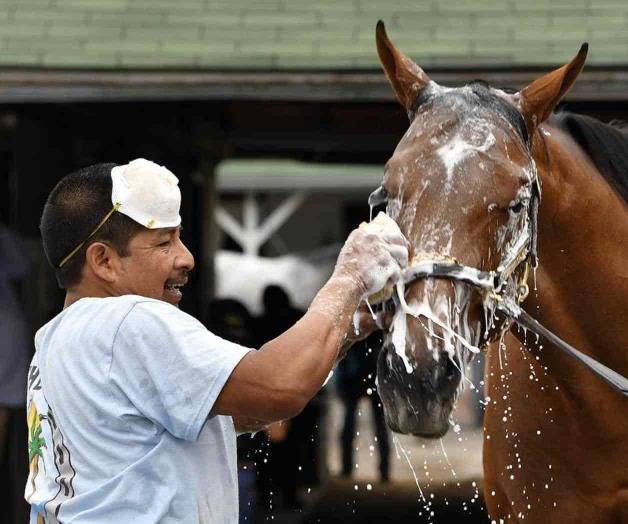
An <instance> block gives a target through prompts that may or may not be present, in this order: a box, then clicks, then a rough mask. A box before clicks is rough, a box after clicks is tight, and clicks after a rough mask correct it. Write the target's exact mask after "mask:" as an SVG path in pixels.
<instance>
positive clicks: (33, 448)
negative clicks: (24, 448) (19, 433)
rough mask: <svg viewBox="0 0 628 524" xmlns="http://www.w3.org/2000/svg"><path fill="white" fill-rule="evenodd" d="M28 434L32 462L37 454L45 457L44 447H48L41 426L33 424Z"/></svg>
mask: <svg viewBox="0 0 628 524" xmlns="http://www.w3.org/2000/svg"><path fill="white" fill-rule="evenodd" d="M29 429H30V432H29V436H28V461H29V462H31V461H32V460H33V458H34V457H35V456H38V457H43V454H42V451H41V449H42V448H45V447H46V441H45V440H44V439H43V437H42V436H41V426H40V425H39V424H38V425H37V426H32V427H31V428H29Z"/></svg>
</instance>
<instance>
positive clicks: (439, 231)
mask: <svg viewBox="0 0 628 524" xmlns="http://www.w3.org/2000/svg"><path fill="white" fill-rule="evenodd" d="M377 49H378V53H379V56H380V60H381V62H382V65H383V67H384V71H385V73H386V76H387V77H388V80H389V81H390V83H391V85H392V88H393V90H394V92H395V95H396V97H397V99H398V100H399V102H400V103H401V104H402V105H403V106H404V107H405V109H406V110H407V112H408V115H409V118H410V127H409V128H408V130H407V132H406V133H405V135H404V136H403V138H402V139H401V141H400V142H399V144H398V146H397V148H396V149H395V152H394V153H393V155H392V157H391V158H390V160H389V161H388V163H387V164H386V169H385V175H384V180H383V183H382V186H381V188H380V189H378V190H377V191H376V193H374V195H372V199H371V202H374V203H385V204H386V206H387V212H388V214H389V215H390V216H391V217H392V218H394V219H395V220H396V221H397V223H398V224H399V226H400V228H401V230H402V231H403V233H404V234H405V235H406V237H407V238H408V240H409V241H410V243H411V245H412V250H411V259H413V264H414V265H415V266H418V265H420V264H421V263H423V265H424V266H425V263H427V264H428V267H434V266H433V265H431V263H433V262H435V263H437V264H438V263H439V262H441V263H442V265H444V266H446V267H447V268H449V269H454V270H455V271H454V273H455V275H446V276H443V275H442V274H441V275H438V276H435V275H434V274H433V273H429V271H428V273H429V274H428V275H427V276H425V275H424V278H420V279H418V280H416V281H414V282H412V283H411V284H409V285H408V286H406V288H405V301H406V303H407V307H406V306H405V304H403V300H402V297H403V293H401V292H400V293H399V294H398V296H397V299H396V312H395V318H394V321H393V326H392V329H391V330H390V332H389V333H388V336H387V341H386V343H385V344H384V347H383V349H382V351H381V353H380V358H379V362H378V373H377V375H378V383H379V393H380V396H381V398H382V402H383V404H384V408H385V412H386V419H387V422H388V425H389V426H390V427H391V428H392V429H393V430H395V431H398V432H402V433H412V434H416V435H421V436H426V437H438V436H441V435H443V434H444V433H445V432H446V431H447V429H448V427H449V418H450V414H451V411H452V409H453V406H454V402H455V400H456V398H457V395H458V394H459V392H460V391H461V389H462V386H463V382H464V380H463V375H464V369H465V366H466V365H467V364H468V363H469V361H470V359H471V357H472V353H473V352H474V351H475V350H476V349H477V348H480V347H482V346H485V345H486V344H487V343H488V342H489V341H491V340H494V339H495V338H496V337H497V336H498V334H499V333H500V331H502V330H503V329H504V328H505V327H506V323H505V321H504V319H503V318H500V315H499V314H496V311H495V304H496V302H495V300H496V299H495V297H496V293H495V289H487V287H486V286H485V287H484V288H483V287H482V286H481V285H479V284H480V283H479V282H476V283H475V284H469V282H470V281H473V280H474V279H477V278H478V275H490V276H491V278H493V279H494V282H495V284H496V286H498V288H499V289H498V292H499V294H500V295H501V297H502V298H506V299H509V298H510V299H513V300H516V299H517V298H521V296H520V294H521V289H522V287H523V288H525V279H526V278H527V270H526V268H527V267H529V266H528V263H529V260H530V255H531V253H530V251H531V250H532V249H533V243H534V240H533V237H534V236H535V231H534V222H535V219H536V216H535V213H536V209H535V202H534V200H535V196H536V197H537V202H538V192H539V189H538V186H537V183H538V181H537V174H536V165H535V162H534V158H533V154H532V151H533V140H542V139H539V138H538V137H536V138H533V137H534V135H535V131H536V129H537V126H538V125H539V124H540V123H541V122H543V121H544V120H545V119H546V118H547V117H548V116H549V115H550V114H551V112H552V111H553V109H554V107H555V106H556V104H557V103H558V102H559V100H560V99H561V97H562V96H563V95H564V94H565V92H566V91H567V90H568V89H569V87H570V86H571V84H572V83H573V81H574V80H575V78H576V77H577V75H578V73H579V72H580V70H581V68H582V65H583V64H584V59H585V57H586V46H583V47H582V49H581V50H580V52H579V53H578V55H577V56H576V58H574V60H573V61H572V62H571V63H569V64H567V65H565V66H563V67H562V68H560V69H557V70H555V71H553V72H551V73H549V74H547V75H545V76H542V77H541V78H539V79H537V80H535V81H534V82H532V83H531V84H530V85H528V86H527V87H526V88H525V89H523V90H522V91H520V92H517V93H513V92H511V93H507V92H505V91H503V90H499V89H493V88H491V87H490V86H488V85H487V84H485V83H483V82H472V83H471V84H468V85H466V86H464V87H460V88H454V89H452V88H446V87H441V86H439V85H437V84H436V83H435V82H433V81H431V80H430V79H429V78H428V76H427V75H426V74H425V72H424V71H423V70H422V69H421V68H420V67H419V66H418V65H417V64H415V63H414V62H412V61H411V60H410V59H409V58H407V57H406V56H404V55H403V54H402V53H401V52H399V51H398V50H397V49H396V48H395V46H394V45H393V44H392V43H391V42H390V40H389V39H388V37H387V36H386V32H385V30H384V27H383V24H382V23H381V22H380V23H379V24H378V27H377ZM536 147H537V144H534V149H535V150H536ZM460 266H464V267H462V268H461V267H460ZM456 268H457V269H456ZM477 270H479V271H477ZM456 271H457V273H456ZM473 271H476V273H473ZM482 272H485V273H482ZM430 274H431V276H430ZM452 276H453V278H452ZM518 295H519V296H518ZM402 306H403V307H402Z"/></svg>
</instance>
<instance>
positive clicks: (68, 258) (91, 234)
mask: <svg viewBox="0 0 628 524" xmlns="http://www.w3.org/2000/svg"><path fill="white" fill-rule="evenodd" d="M121 205H122V204H120V203H119V202H116V203H115V204H114V205H113V207H112V208H111V211H109V213H107V214H106V215H105V218H103V219H102V220H101V221H100V223H99V224H98V225H97V226H96V227H95V228H94V230H93V231H92V232H91V233H90V234H89V236H88V237H87V238H86V239H85V240H83V242H81V243H80V244H79V245H78V246H76V247H75V248H74V249H73V250H72V251H70V254H69V255H68V256H67V257H65V258H64V259H63V260H62V261H61V262H60V263H59V268H62V267H63V264H65V263H66V262H67V261H68V260H70V259H71V258H72V257H73V256H74V255H76V253H77V252H78V251H79V250H80V249H81V248H82V247H83V246H84V245H85V243H86V242H87V241H88V240H89V239H90V238H92V237H93V236H94V235H95V234H96V233H98V230H99V229H100V228H101V227H102V226H103V225H104V224H105V222H107V220H109V217H110V216H111V215H113V213H114V211H117V210H118V209H120V206H121Z"/></svg>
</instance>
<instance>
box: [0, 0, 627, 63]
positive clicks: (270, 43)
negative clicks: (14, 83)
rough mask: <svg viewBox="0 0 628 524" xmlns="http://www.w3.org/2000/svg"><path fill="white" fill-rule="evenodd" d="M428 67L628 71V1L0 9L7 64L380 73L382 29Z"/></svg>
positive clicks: (123, 0)
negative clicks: (581, 56) (584, 57)
mask: <svg viewBox="0 0 628 524" xmlns="http://www.w3.org/2000/svg"><path fill="white" fill-rule="evenodd" d="M379 18H381V19H383V20H384V21H385V22H386V24H387V28H388V32H389V35H390V36H391V38H392V39H393V41H395V42H396V43H397V44H398V45H399V47H400V48H401V49H402V50H404V52H406V54H408V55H410V56H412V57H413V58H415V59H416V60H417V61H418V62H420V63H421V64H422V65H423V66H426V65H428V66H429V65H432V66H434V65H438V66H447V65H458V66H460V65H487V66H492V65H506V66H509V65H539V64H548V65H550V64H551V65H553V64H557V63H563V62H565V61H567V60H568V59H570V58H571V57H572V56H573V55H574V54H575V53H576V51H577V49H578V47H579V45H580V43H581V42H583V41H588V42H590V44H591V48H590V54H589V59H588V63H589V64H628V0H572V1H567V0H551V1H550V0H448V1H437V0H432V1H430V0H307V1H306V0H256V1H254V0H0V65H7V66H8V65H21V66H44V67H71V68H91V67H99V68H144V67H146V68H168V69H173V68H193V69H236V70H237V69H241V70H245V69H246V70H250V69H272V70H290V69H308V70H317V69H326V70H329V69H351V68H377V67H379V66H378V62H377V54H376V51H375V43H374V33H375V23H376V22H377V20H378V19H379Z"/></svg>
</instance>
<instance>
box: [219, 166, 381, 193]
mask: <svg viewBox="0 0 628 524" xmlns="http://www.w3.org/2000/svg"><path fill="white" fill-rule="evenodd" d="M383 176H384V167H383V166H381V165H361V164H320V163H319V164H315V163H308V162H299V161H296V160H283V159H281V160H276V159H247V160H236V159H230V160H223V161H222V162H220V163H219V164H218V165H217V166H216V189H217V190H218V191H219V192H221V193H243V192H244V193H246V192H250V191H263V192H273V193H286V192H293V191H297V190H304V191H308V192H319V191H323V192H325V191H334V192H336V191H350V192H353V191H355V190H364V191H372V190H373V189H375V188H376V187H377V186H378V185H379V184H381V181H382V177H383Z"/></svg>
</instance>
